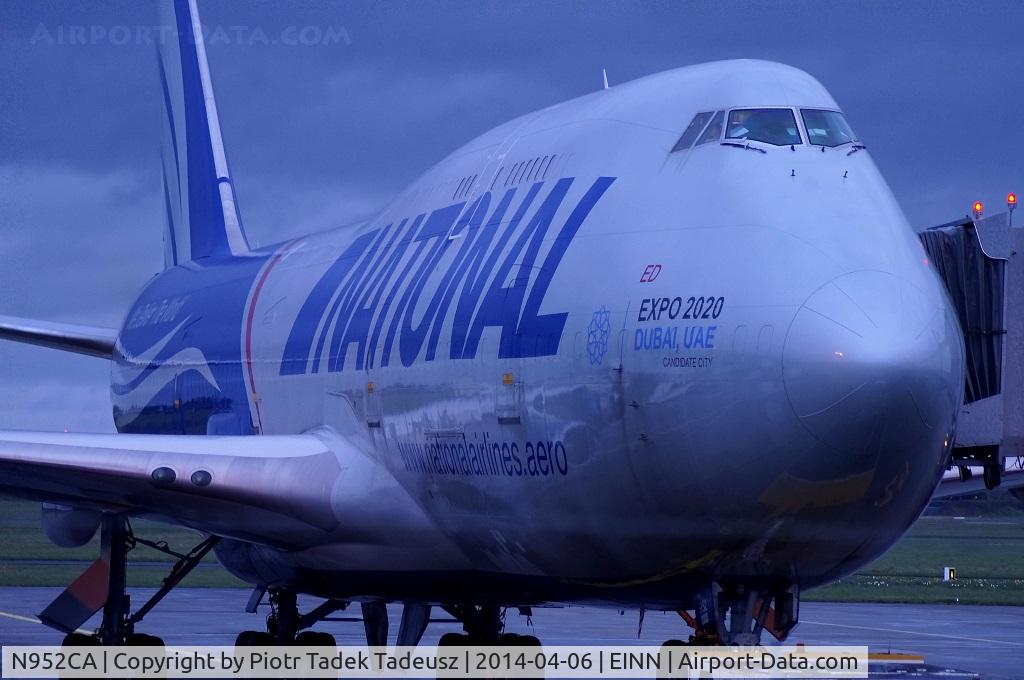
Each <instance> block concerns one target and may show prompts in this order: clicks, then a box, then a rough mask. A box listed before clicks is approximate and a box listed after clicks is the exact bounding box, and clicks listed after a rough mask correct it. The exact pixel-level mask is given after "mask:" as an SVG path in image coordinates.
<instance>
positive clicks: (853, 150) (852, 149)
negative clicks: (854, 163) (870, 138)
mask: <svg viewBox="0 0 1024 680" xmlns="http://www.w3.org/2000/svg"><path fill="white" fill-rule="evenodd" d="M850 144H852V145H853V146H852V147H850V150H849V151H847V152H846V155H847V156H850V155H853V154H855V153H857V152H858V151H860V150H861V149H866V148H868V147H867V145H866V144H863V143H861V142H859V141H858V140H856V139H855V140H853V141H852V142H850Z"/></svg>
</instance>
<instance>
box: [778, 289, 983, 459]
mask: <svg viewBox="0 0 1024 680" xmlns="http://www.w3.org/2000/svg"><path fill="white" fill-rule="evenodd" d="M782 360H783V376H784V380H785V385H786V393H787V396H788V397H789V401H790V405H791V406H792V408H793V411H794V413H795V414H796V416H797V418H798V419H799V421H800V422H801V423H802V424H803V426H804V427H805V428H806V429H807V430H808V431H809V432H810V433H811V434H812V435H814V436H815V437H817V438H818V439H819V440H820V441H822V442H823V443H825V444H828V445H829V446H831V447H833V448H835V449H837V450H839V451H843V452H846V453H850V454H859V455H856V456H855V458H858V459H860V461H861V462H867V461H866V460H865V457H874V456H876V455H877V454H879V453H880V452H881V451H882V449H883V448H887V449H888V448H899V449H900V450H901V451H902V452H903V453H904V454H905V455H913V453H915V452H916V451H917V450H921V449H922V447H924V448H925V450H927V451H929V452H934V455H936V456H941V454H942V452H943V451H944V449H945V446H946V444H947V443H948V442H947V440H948V439H949V438H950V437H951V434H952V432H951V430H952V424H953V420H954V417H955V414H956V410H957V408H958V406H959V403H960V398H961V391H962V380H963V377H962V376H963V344H962V337H961V335H960V331H959V326H958V325H957V323H956V322H955V319H954V317H953V313H952V310H951V309H950V306H949V304H948V302H947V301H946V300H945V298H944V296H942V295H941V293H940V291H939V290H938V289H937V288H936V289H933V290H932V291H930V292H926V291H923V290H921V289H919V288H918V287H916V286H914V285H913V284H911V283H909V282H907V281H905V280H903V279H901V278H899V277H896V276H894V275H892V274H888V273H885V272H881V271H860V272H853V273H849V274H845V275H842V276H839V277H837V278H836V279H834V280H832V281H830V282H829V283H827V284H825V285H824V286H822V287H821V288H819V289H818V290H817V291H815V292H814V293H813V294H812V295H811V296H810V297H809V298H808V299H807V301H806V302H805V303H804V304H803V306H802V307H801V308H800V310H799V311H798V312H797V314H796V316H795V317H794V319H793V323H792V325H791V327H790V329H789V332H788V333H787V336H786V341H785V346H784V348H783V359H782ZM933 446H934V448H933ZM907 447H909V448H910V449H912V450H908V449H907ZM929 455H931V453H929Z"/></svg>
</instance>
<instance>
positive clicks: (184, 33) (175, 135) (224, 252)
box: [159, 0, 249, 267]
mask: <svg viewBox="0 0 1024 680" xmlns="http://www.w3.org/2000/svg"><path fill="white" fill-rule="evenodd" d="M160 11H161V23H162V24H163V25H165V26H171V27H173V28H174V31H164V32H163V40H161V41H160V55H159V57H160V58H159V67H160V88H161V90H162V94H163V109H164V114H165V115H164V134H163V152H162V156H163V178H164V201H165V208H166V211H167V227H166V231H165V232H164V262H165V265H166V266H167V267H173V266H175V265H178V264H182V263H184V262H188V261H190V260H199V259H201V258H210V257H230V256H232V255H244V254H246V253H248V252H249V244H248V241H246V238H245V231H244V230H243V229H242V221H241V219H240V218H239V215H238V207H237V204H236V202H235V189H234V186H233V184H232V179H231V174H230V172H229V171H228V163H227V157H226V156H225V154H224V143H223V140H222V138H221V132H220V122H219V120H218V119H217V103H216V102H215V101H214V98H213V85H212V83H211V82H210V67H209V65H208V63H207V61H206V47H205V45H204V44H203V39H202V30H201V28H200V23H199V11H198V9H197V8H196V0H163V1H162V2H161V3H160Z"/></svg>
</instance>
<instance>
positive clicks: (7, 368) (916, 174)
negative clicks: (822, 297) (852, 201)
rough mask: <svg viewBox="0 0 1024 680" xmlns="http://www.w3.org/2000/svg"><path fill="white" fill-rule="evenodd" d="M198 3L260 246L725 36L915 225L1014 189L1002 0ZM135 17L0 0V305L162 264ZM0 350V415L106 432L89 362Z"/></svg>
mask: <svg viewBox="0 0 1024 680" xmlns="http://www.w3.org/2000/svg"><path fill="white" fill-rule="evenodd" d="M200 9H201V12H202V15H203V22H204V25H205V26H206V27H207V29H208V35H209V37H210V41H209V42H210V44H209V47H208V52H209V55H210V60H211V67H212V70H213V77H214V83H215V87H216V90H217V96H218V105H219V109H220V115H221V121H222V124H223V127H224V133H225V139H226V142H227V145H228V154H229V158H230V161H231V165H232V170H233V173H234V175H235V177H236V186H237V188H238V194H239V200H240V203H241V208H242V212H243V219H244V220H245V222H246V225H247V228H248V230H249V233H250V236H251V237H252V238H253V240H256V241H259V242H260V243H263V244H266V243H271V242H275V241H279V240H282V239H284V238H288V237H291V236H295V235H297V234H301V233H303V232H306V231H309V230H314V229H324V228H328V227H332V226H338V225H341V224H344V223H347V222H350V221H352V220H356V219H361V218H365V217H367V216H368V215H370V214H372V213H373V212H374V211H375V210H376V209H378V208H380V207H381V206H382V205H383V204H385V203H386V201H387V200H388V199H389V198H390V197H391V196H393V195H395V194H396V193H397V192H398V191H399V190H400V189H401V188H402V187H403V186H404V185H405V184H406V183H408V182H409V181H411V180H412V179H413V178H415V177H416V176H417V175H418V174H419V173H420V172H422V171H423V170H425V169H426V168H427V167H429V166H430V165H432V164H433V163H435V162H437V161H438V160H440V158H442V157H443V156H444V155H445V154H447V153H448V152H450V151H452V150H453V149H454V148H456V147H457V146H459V145H460V144H462V143H464V142H465V141H467V140H468V139H470V138H471V137H472V136H474V135H476V134H479V133H481V132H483V131H485V130H487V129H489V128H490V127H493V126H494V125H497V124H499V123H501V122H503V121H505V120H508V119H510V118H512V117H515V116H517V115H520V114H522V113H525V112H528V111H531V110H534V109H537V108H540V107H543V106H547V105H549V104H553V103H555V102H558V101H561V100H564V99H568V98H571V97H575V96H578V95H581V94H584V93H587V92H590V91H592V90H594V89H596V88H597V87H599V85H600V78H601V75H600V74H601V69H602V68H607V69H608V74H609V77H610V79H611V81H612V83H613V84H614V83H617V82H623V81H625V80H628V79H631V78H636V77H639V76H643V75H646V74H648V73H653V72H656V71H660V70H664V69H668V68H674V67H677V66H682V65H686V64H692V63H698V62H702V61H710V60H715V59H727V58H735V57H754V58H762V59H772V60H777V61H782V62H785V63H789V64H792V65H794V66H797V67H800V68H803V69H805V70H807V71H809V72H810V73H811V74H812V75H814V76H815V77H817V78H818V79H819V80H821V81H822V83H824V85H825V86H826V87H827V88H828V89H829V90H830V91H831V92H832V94H833V95H834V96H835V98H836V100H837V101H838V102H839V103H840V105H841V106H842V107H843V108H844V109H845V110H846V112H847V115H848V117H849V119H850V121H851V122H852V124H853V125H854V127H855V129H856V130H857V132H858V134H859V135H860V136H861V137H862V138H863V139H864V140H865V141H866V142H867V144H868V145H869V147H870V149H871V153H872V156H873V157H874V159H875V161H876V162H877V163H878V165H879V166H880V168H881V170H882V172H883V174H884V175H885V177H886V179H887V180H888V181H889V183H890V186H891V187H892V188H893V190H894V192H895V193H896V196H897V198H898V199H899V201H900V203H901V205H902V206H903V208H904V210H905V211H906V213H907V216H908V217H909V218H910V220H911V222H912V223H914V224H915V225H918V226H922V227H923V226H927V225H931V224H935V223H938V222H943V221H946V220H948V219H952V218H954V217H956V216H958V215H961V214H963V213H964V212H965V210H966V206H968V205H969V203H970V202H971V201H972V200H974V199H980V200H983V201H985V202H986V203H987V204H988V205H990V206H992V207H993V208H995V207H996V206H997V205H998V204H999V203H1001V201H1002V199H1003V197H1004V196H1005V192H1006V191H1008V190H1011V189H1016V190H1019V191H1021V192H1022V193H1024V169H1022V168H1024V164H1022V163H1021V153H1022V152H1021V149H1022V148H1024V136H1022V135H1021V133H1020V123H1019V120H1018V119H1019V115H1020V111H1021V110H1022V109H1024V95H1022V94H1021V84H1020V81H1019V79H1020V76H1021V71H1022V67H1024V41H1021V40H1020V39H1019V36H1020V32H1021V24H1022V21H1024V5H1021V4H1020V3H1019V2H1016V1H1013V2H1010V1H1007V2H980V3H977V2H971V3H967V2H912V3H888V2H886V3H882V2H857V3H853V2H843V3H834V2H789V3H774V2H773V3H753V2H746V1H745V2H711V3H687V2H671V3H657V2H656V3H634V2H614V3H613V2H585V3H570V2H547V1H544V2H535V3H533V2H531V3H504V4H498V3H477V2H425V3H424V2H416V3H412V2H407V3H398V2H391V3H377V2H366V3H341V2H286V3H285V2H282V3H250V2H228V1H226V0H216V1H214V0H200ZM155 15H156V13H155V11H154V10H153V7H152V6H151V5H149V4H148V3H145V2H142V3H140V2H134V1H132V2H127V1H126V2H102V3H65V2H38V1H36V0H14V1H11V0H7V1H6V2H4V3H2V4H0V92H2V93H3V94H2V99H0V239H2V243H3V246H2V249H0V290H2V291H3V295H2V298H0V302H2V304H0V313H9V314H20V315H25V316H35V317H41V318H53V319H62V320H70V321H80V322H92V323H97V324H108V325H117V324H118V323H119V322H120V319H121V316H122V315H123V313H124V311H125V309H126V307H127V305H128V304H129V303H130V301H131V299H132V296H133V295H134V294H135V293H136V292H137V290H138V289H139V287H140V286H141V285H142V284H143V283H144V282H145V281H146V280H147V279H148V278H149V277H150V276H152V275H153V274H154V273H156V272H157V271H158V270H159V268H160V266H161V262H162V246H161V243H160V233H161V227H162V222H161V220H162V217H161V212H160V200H161V199H160V192H159V165H158V150H159V139H160V137H159V134H160V132H159V115H160V114H159V99H158V90H157V80H156V69H155V58H154V48H153V46H152V45H151V44H147V41H146V40H145V35H143V33H144V31H142V32H141V33H140V29H146V28H147V27H153V25H154V23H155ZM76 27H80V28H81V29H82V31H84V35H86V36H87V39H86V40H84V41H83V40H72V35H71V31H72V30H74V29H76ZM303 29H308V30H307V33H306V34H305V35H306V37H307V38H310V39H308V40H306V41H305V42H302V41H296V40H292V41H291V43H290V44H289V41H288V40H286V39H284V38H286V36H288V35H291V36H292V37H293V38H297V37H298V36H301V35H303V34H302V33H301V31H302V30H303ZM218 30H219V31H220V32H219V33H217V32H216V31H218ZM125 31H127V33H125ZM210 31H213V32H212V33H211V32H210ZM288 31H291V32H290V33H288ZM317 31H319V32H320V39H319V40H315V39H312V38H313V37H315V36H314V34H315V33H316V32H317ZM339 31H340V32H339ZM328 33H331V35H334V36H335V37H337V36H341V38H340V39H334V40H333V41H332V40H330V39H326V38H325V37H324V36H327V35H328ZM125 35H127V36H129V37H128V38H127V39H125ZM297 42H299V43H301V44H296V43H297ZM680 124H681V125H685V121H682V120H681V121H680ZM0 349H2V351H0V400H2V403H3V405H2V406H0V427H30V428H41V429H50V428H52V429H59V428H62V427H64V426H69V427H72V429H109V427H110V417H109V406H108V404H107V402H106V379H107V375H106V373H107V367H106V365H105V362H102V361H96V360H90V359H83V358H77V357H72V356H64V355H59V354H57V353H54V352H49V351H46V350H39V349H34V348H28V347H15V346H12V345H8V344H4V345H3V346H2V348H0Z"/></svg>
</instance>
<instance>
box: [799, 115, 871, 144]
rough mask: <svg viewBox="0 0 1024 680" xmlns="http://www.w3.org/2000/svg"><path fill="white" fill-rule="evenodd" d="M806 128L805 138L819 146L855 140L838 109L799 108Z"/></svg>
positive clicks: (847, 142)
mask: <svg viewBox="0 0 1024 680" xmlns="http://www.w3.org/2000/svg"><path fill="white" fill-rule="evenodd" d="M800 115H801V116H802V117H803V119H804V127H805V128H806V129H807V140H808V141H809V142H810V143H811V144H820V145H821V146H839V145H840V144H849V143H850V142H854V141H857V138H856V137H854V136H853V130H851V129H850V126H849V125H848V124H847V122H846V118H844V117H843V114H841V113H839V112H838V111H824V110H821V109H800Z"/></svg>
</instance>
